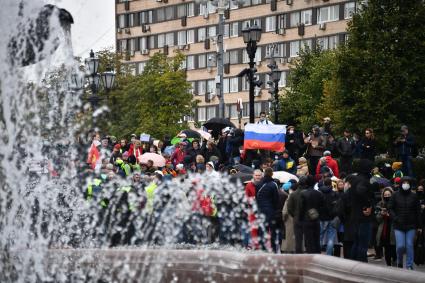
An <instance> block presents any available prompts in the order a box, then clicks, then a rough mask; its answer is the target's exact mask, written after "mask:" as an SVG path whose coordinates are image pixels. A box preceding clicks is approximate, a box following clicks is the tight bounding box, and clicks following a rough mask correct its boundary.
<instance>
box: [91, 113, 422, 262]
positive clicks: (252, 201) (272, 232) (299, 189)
mask: <svg viewBox="0 0 425 283" xmlns="http://www.w3.org/2000/svg"><path fill="white" fill-rule="evenodd" d="M267 122H268V120H267V118H266V115H265V113H261V114H260V120H259V121H258V122H257V123H261V124H264V125H267V124H268V123H267ZM330 122H331V121H330V119H329V118H325V119H324V123H323V125H322V127H320V126H318V125H315V126H313V127H312V130H311V132H310V133H308V134H304V133H303V132H301V131H297V130H296V129H295V127H294V126H288V127H287V130H286V138H285V150H284V151H283V152H271V151H268V150H244V148H243V142H244V133H243V131H242V130H240V129H235V128H230V127H223V129H222V130H221V131H220V132H219V133H218V135H217V134H213V136H212V137H211V138H209V139H206V138H202V137H201V138H191V137H188V136H187V134H185V133H184V132H181V133H179V134H177V136H176V137H175V138H174V139H171V137H165V138H164V139H163V140H154V139H149V140H146V141H143V142H142V141H141V140H140V139H139V138H138V136H137V135H135V134H133V135H131V136H130V140H129V142H128V141H127V140H126V139H125V138H123V139H121V140H118V139H116V138H115V137H111V136H103V137H102V136H101V135H100V134H99V133H95V134H93V136H92V141H91V147H90V150H89V153H88V157H87V170H86V172H87V173H88V174H90V175H91V176H92V177H91V178H90V181H89V184H88V187H87V190H86V195H85V197H86V198H87V200H91V199H93V198H95V195H96V194H97V193H99V191H101V189H102V183H104V182H108V180H112V179H114V178H117V177H118V176H121V177H122V178H124V179H129V180H131V184H132V186H133V187H134V184H138V183H140V184H142V183H143V184H145V185H144V186H143V187H142V188H141V189H142V190H143V191H144V194H143V195H144V196H145V199H144V200H143V203H144V204H143V205H144V207H145V208H146V209H148V210H154V209H155V207H154V203H153V198H154V195H155V191H156V190H157V189H158V188H159V187H160V186H161V184H163V183H166V182H167V180H172V179H174V178H188V176H189V175H190V174H191V173H193V174H198V175H206V176H209V177H211V178H220V177H221V176H222V175H223V174H224V175H229V176H234V177H235V178H237V177H241V176H242V177H243V176H244V177H246V176H247V175H248V178H245V179H244V178H241V179H240V182H236V183H237V184H243V187H242V186H241V190H243V189H244V188H245V198H244V202H245V203H246V205H247V207H248V208H249V211H248V213H247V215H246V218H247V223H248V225H247V226H246V228H245V229H244V231H241V240H240V244H241V245H243V246H245V247H246V248H248V249H265V250H269V251H273V252H276V253H321V252H324V253H326V254H328V255H334V256H338V257H340V256H343V257H344V258H347V259H353V260H358V261H363V262H367V261H368V250H369V248H371V247H374V250H375V255H374V259H376V260H379V259H381V258H384V259H385V262H386V264H387V265H388V266H398V267H406V268H408V269H413V266H414V264H413V263H414V261H415V262H416V264H424V261H425V260H424V258H423V257H424V255H423V253H424V249H423V244H424V242H423V241H424V235H423V228H424V225H425V198H424V186H425V180H419V181H418V180H416V179H415V178H414V172H413V169H412V163H411V159H412V155H413V149H414V138H413V136H412V135H411V133H409V129H408V127H407V126H403V127H402V128H401V132H400V136H398V137H397V138H396V139H395V141H394V147H395V148H396V149H397V159H398V160H399V161H398V162H394V163H393V164H392V166H391V167H390V168H388V166H383V167H382V168H379V167H377V166H375V164H374V161H375V156H376V155H377V152H376V144H375V137H374V133H373V130H372V129H370V128H368V129H366V130H365V135H364V137H363V138H359V137H352V136H351V133H350V131H349V130H348V129H346V130H344V132H343V135H342V137H340V138H338V139H337V138H336V137H335V135H334V133H333V132H332V127H331V123H330ZM270 124H271V122H270ZM214 136H215V137H214ZM176 139H177V140H176ZM146 153H152V154H155V156H156V155H158V156H161V158H163V163H161V162H160V163H158V162H157V161H156V160H150V159H148V160H146V159H144V158H143V156H144V155H145V154H146ZM354 159H358V160H359V161H358V162H357V166H355V168H353V167H354V166H353V161H354ZM241 168H243V169H244V170H245V171H244V172H242V171H243V170H242V169H241ZM277 171H279V172H281V171H284V172H287V173H288V175H287V176H289V177H288V178H287V179H286V180H284V181H282V180H281V179H278V178H274V175H275V174H276V172H277ZM242 173H244V174H242ZM247 179H249V180H247ZM130 188H131V186H130ZM121 189H122V188H121ZM139 189H140V188H139ZM216 201H217V200H215V199H214V197H213V196H205V195H202V194H201V195H200V196H199V203H198V204H199V207H198V209H199V210H200V211H201V213H202V214H203V215H204V216H205V217H206V218H208V219H210V220H211V223H212V226H217V225H220V224H219V223H220V222H217V221H214V220H213V219H214V218H216V217H221V218H223V217H225V216H224V215H218V214H219V213H218V212H217V209H216V207H215V202H216ZM101 205H103V206H106V205H107V203H106V204H105V203H102V204H101ZM210 240H211V241H214V237H213V236H212V238H211V239H210ZM415 242H416V243H421V245H419V244H418V245H415ZM417 247H420V249H419V248H417ZM404 256H406V262H405V263H403V258H404Z"/></svg>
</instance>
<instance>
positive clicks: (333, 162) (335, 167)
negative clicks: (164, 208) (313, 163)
mask: <svg viewBox="0 0 425 283" xmlns="http://www.w3.org/2000/svg"><path fill="white" fill-rule="evenodd" d="M325 158H326V166H328V167H329V168H330V169H331V170H332V172H333V174H334V176H335V177H337V178H339V168H338V162H336V160H335V159H333V158H332V156H330V155H328V156H325ZM319 174H320V161H319V163H317V167H316V175H319Z"/></svg>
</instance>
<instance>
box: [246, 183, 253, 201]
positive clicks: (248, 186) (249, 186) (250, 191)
mask: <svg viewBox="0 0 425 283" xmlns="http://www.w3.org/2000/svg"><path fill="white" fill-rule="evenodd" d="M245 195H246V196H247V197H248V198H255V185H254V183H253V182H251V181H250V182H248V183H247V184H246V186H245Z"/></svg>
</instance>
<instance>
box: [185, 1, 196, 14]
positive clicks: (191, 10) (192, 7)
mask: <svg viewBox="0 0 425 283" xmlns="http://www.w3.org/2000/svg"><path fill="white" fill-rule="evenodd" d="M187 16H188V17H193V16H195V3H193V2H192V3H187Z"/></svg>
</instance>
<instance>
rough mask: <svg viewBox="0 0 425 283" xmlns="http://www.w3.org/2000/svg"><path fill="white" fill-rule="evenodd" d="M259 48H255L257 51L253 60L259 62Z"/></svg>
mask: <svg viewBox="0 0 425 283" xmlns="http://www.w3.org/2000/svg"><path fill="white" fill-rule="evenodd" d="M261 50H262V49H261V48H257V51H256V52H255V62H261V58H262V57H261Z"/></svg>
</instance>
